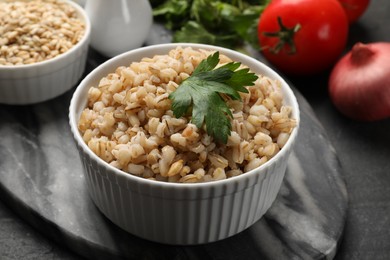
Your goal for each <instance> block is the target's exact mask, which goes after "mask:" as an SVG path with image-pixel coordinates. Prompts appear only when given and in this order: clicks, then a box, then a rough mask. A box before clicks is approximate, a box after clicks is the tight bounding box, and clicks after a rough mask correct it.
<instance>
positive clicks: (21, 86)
mask: <svg viewBox="0 0 390 260" xmlns="http://www.w3.org/2000/svg"><path fill="white" fill-rule="evenodd" d="M69 4H71V5H72V6H74V7H75V8H76V10H78V12H79V14H80V17H81V18H82V19H83V20H84V21H86V30H85V35H84V37H83V38H82V39H81V41H80V42H79V43H77V44H76V45H75V46H73V48H71V49H70V50H69V51H67V52H65V53H64V54H62V55H59V56H57V57H55V58H53V59H51V60H47V61H43V62H39V63H35V64H29V65H15V66H0V103H2V104H9V105H27V104H34V103H38V102H43V101H46V100H49V99H52V98H54V97H57V96H59V95H61V94H63V93H65V92H66V91H68V90H69V89H71V88H72V87H74V86H75V85H76V84H77V82H78V81H79V80H80V79H81V77H82V75H83V73H84V70H85V64H86V61H87V54H88V46H89V42H90V23H89V20H88V17H87V16H86V14H85V12H84V10H83V9H82V8H81V7H80V6H79V5H77V4H75V3H73V2H71V1H69Z"/></svg>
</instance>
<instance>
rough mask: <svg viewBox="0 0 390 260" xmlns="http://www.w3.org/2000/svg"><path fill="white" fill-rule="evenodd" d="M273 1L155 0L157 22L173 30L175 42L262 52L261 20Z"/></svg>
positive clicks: (153, 3)
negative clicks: (259, 41)
mask: <svg viewBox="0 0 390 260" xmlns="http://www.w3.org/2000/svg"><path fill="white" fill-rule="evenodd" d="M268 2H269V0H257V1H255V0H252V1H251V0H246V1H244V0H224V1H222V0H219V1H212V0H151V4H152V7H153V14H154V17H155V19H156V21H161V22H162V23H164V24H165V26H166V27H167V28H168V29H170V30H172V31H173V41H174V42H193V43H206V44H212V45H219V46H224V47H228V48H232V49H240V48H241V46H242V45H243V44H244V43H249V44H250V45H252V47H254V48H256V49H258V48H259V44H258V38H257V24H258V19H259V16H260V14H261V13H262V11H263V10H264V8H265V6H266V5H267V4H268Z"/></svg>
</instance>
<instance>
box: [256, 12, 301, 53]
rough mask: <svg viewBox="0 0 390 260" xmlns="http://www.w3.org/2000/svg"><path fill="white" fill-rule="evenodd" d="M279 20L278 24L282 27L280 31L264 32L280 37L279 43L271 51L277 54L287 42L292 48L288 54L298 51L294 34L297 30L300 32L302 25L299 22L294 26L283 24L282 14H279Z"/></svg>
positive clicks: (269, 35) (266, 34)
mask: <svg viewBox="0 0 390 260" xmlns="http://www.w3.org/2000/svg"><path fill="white" fill-rule="evenodd" d="M277 20H278V24H279V27H280V30H279V31H277V32H263V34H264V35H265V36H268V37H277V38H279V41H278V43H277V44H276V45H275V46H274V47H272V48H270V51H271V52H272V53H275V54H277V53H279V52H280V51H281V49H282V48H283V47H284V46H285V45H286V44H287V45H288V46H289V48H290V51H289V52H288V54H294V53H296V52H297V49H296V46H295V43H294V35H295V33H296V32H298V31H299V30H300V29H301V25H300V24H299V23H298V24H296V25H295V26H294V27H292V28H288V27H286V26H285V25H284V24H283V22H282V18H281V17H280V16H278V18H277Z"/></svg>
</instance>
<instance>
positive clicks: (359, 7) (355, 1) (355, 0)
mask: <svg viewBox="0 0 390 260" xmlns="http://www.w3.org/2000/svg"><path fill="white" fill-rule="evenodd" d="M339 2H340V3H341V5H342V6H343V8H344V11H345V13H346V14H347V17H348V21H349V23H350V24H351V23H354V22H356V21H357V20H358V19H359V18H360V16H362V14H363V13H364V11H366V9H367V7H368V4H369V3H370V0H339Z"/></svg>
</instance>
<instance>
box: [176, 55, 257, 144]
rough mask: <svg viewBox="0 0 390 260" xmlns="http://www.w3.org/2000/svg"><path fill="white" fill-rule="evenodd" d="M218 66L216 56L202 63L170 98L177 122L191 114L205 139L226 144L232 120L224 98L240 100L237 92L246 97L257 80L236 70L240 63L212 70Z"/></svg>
mask: <svg viewBox="0 0 390 260" xmlns="http://www.w3.org/2000/svg"><path fill="white" fill-rule="evenodd" d="M218 63H219V52H215V53H214V54H212V55H210V56H208V57H207V58H206V59H204V60H202V61H201V62H200V64H199V65H198V66H197V67H196V68H195V70H194V72H193V73H192V75H191V76H190V77H188V78H187V79H185V80H183V81H182V82H181V84H180V85H179V87H178V88H177V89H176V90H175V91H174V92H172V93H171V94H170V95H169V98H170V99H171V100H172V111H173V114H174V115H175V116H176V117H177V118H179V117H181V116H183V115H186V114H188V113H191V122H192V123H193V124H195V125H196V126H197V127H198V128H201V127H202V126H203V123H205V126H206V130H207V133H208V135H210V136H212V137H213V138H214V139H215V140H216V141H217V142H222V143H225V144H226V143H227V140H228V137H229V136H230V132H231V129H232V126H231V123H230V118H232V117H233V115H232V112H231V111H230V108H229V107H228V105H227V103H226V98H230V99H233V100H241V97H240V94H239V92H243V93H248V90H247V89H246V88H245V87H246V86H253V85H254V82H255V81H256V80H257V78H258V77H257V76H256V75H255V74H254V73H251V72H249V69H248V68H244V69H239V70H238V68H239V67H240V65H241V63H240V62H230V63H227V64H225V65H223V66H221V67H219V68H217V69H215V67H216V66H217V64H218Z"/></svg>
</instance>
